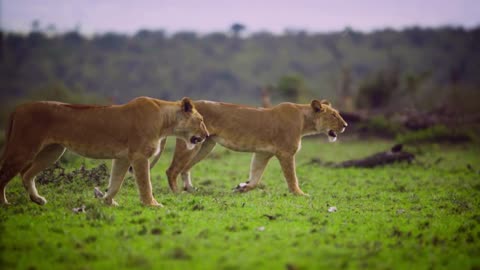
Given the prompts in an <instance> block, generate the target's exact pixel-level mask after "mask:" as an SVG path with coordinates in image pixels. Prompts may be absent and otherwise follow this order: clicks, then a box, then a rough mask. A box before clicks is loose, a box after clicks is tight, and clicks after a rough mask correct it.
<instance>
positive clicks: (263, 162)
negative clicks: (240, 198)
mask: <svg viewBox="0 0 480 270" xmlns="http://www.w3.org/2000/svg"><path fill="white" fill-rule="evenodd" d="M271 157H272V154H269V153H254V154H253V156H252V163H251V164H250V177H249V178H248V181H247V182H245V183H240V184H239V185H238V186H237V187H236V188H235V189H234V192H247V191H250V190H252V189H254V188H255V187H256V186H257V185H258V183H260V180H261V179H262V175H263V172H264V171H265V168H266V167H267V164H268V161H269V160H270V158H271Z"/></svg>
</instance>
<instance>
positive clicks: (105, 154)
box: [62, 142, 128, 159]
mask: <svg viewBox="0 0 480 270" xmlns="http://www.w3.org/2000/svg"><path fill="white" fill-rule="evenodd" d="M62 145H63V146H65V147H66V148H67V149H68V150H70V151H72V152H74V153H76V154H78V155H80V156H84V157H87V158H94V159H113V158H125V157H127V156H128V149H127V148H123V147H122V148H119V147H114V146H108V145H97V144H76V143H71V142H65V143H62Z"/></svg>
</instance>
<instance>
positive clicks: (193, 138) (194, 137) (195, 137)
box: [190, 136, 203, 144]
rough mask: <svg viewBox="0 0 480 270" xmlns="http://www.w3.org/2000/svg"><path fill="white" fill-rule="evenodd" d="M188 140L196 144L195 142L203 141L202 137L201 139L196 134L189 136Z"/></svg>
mask: <svg viewBox="0 0 480 270" xmlns="http://www.w3.org/2000/svg"><path fill="white" fill-rule="evenodd" d="M190 142H191V143H192V144H197V143H201V142H203V139H202V138H201V137H198V136H192V137H191V138H190Z"/></svg>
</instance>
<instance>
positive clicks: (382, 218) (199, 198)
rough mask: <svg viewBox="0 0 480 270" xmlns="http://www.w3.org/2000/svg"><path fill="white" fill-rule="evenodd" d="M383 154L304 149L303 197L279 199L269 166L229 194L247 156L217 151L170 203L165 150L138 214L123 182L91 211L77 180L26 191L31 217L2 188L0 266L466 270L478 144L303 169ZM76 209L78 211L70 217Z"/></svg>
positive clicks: (319, 144)
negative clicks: (37, 197)
mask: <svg viewBox="0 0 480 270" xmlns="http://www.w3.org/2000/svg"><path fill="white" fill-rule="evenodd" d="M391 144H392V142H389V141H362V142H358V141H340V142H337V143H334V144H328V143H324V140H317V139H312V140H304V143H303V149H302V150H301V151H300V153H299V154H298V157H297V167H298V168H297V173H298V176H299V179H300V185H301V188H302V189H303V191H305V192H306V193H309V194H310V197H296V196H292V195H290V194H289V193H288V190H287V185H286V183H285V181H284V179H283V176H282V173H281V171H280V168H279V165H278V162H277V161H276V160H275V159H272V161H271V162H270V164H269V166H268V168H267V171H266V173H265V175H264V179H263V181H262V186H261V187H260V188H258V189H256V190H254V191H251V192H249V193H246V194H234V193H232V192H231V190H232V189H233V188H234V187H235V186H236V185H237V184H238V183H240V182H244V181H245V180H246V178H247V177H248V166H249V163H250V154H247V153H234V152H230V151H227V150H225V149H224V148H222V147H219V146H218V147H217V148H216V150H215V152H214V153H213V155H212V156H211V157H210V158H208V159H206V160H205V161H204V162H202V163H200V164H199V165H198V166H197V167H195V168H194V170H193V172H192V174H193V180H194V185H195V186H196V187H197V188H198V191H197V192H196V193H195V194H187V193H182V194H178V195H174V194H172V193H171V192H170V191H169V189H168V188H167V182H166V179H165V174H164V171H165V169H166V167H167V165H168V163H169V162H170V159H171V145H169V147H167V150H168V151H167V152H166V153H165V154H164V156H163V157H162V158H161V159H160V162H159V164H158V165H157V167H156V168H155V169H154V171H153V173H152V182H153V186H154V194H155V197H156V199H157V200H158V201H159V202H161V203H163V204H164V205H165V207H164V208H160V209H157V208H148V207H143V206H141V204H140V202H139V198H138V193H137V190H136V187H135V184H134V181H133V179H132V178H131V177H130V178H128V179H126V181H125V184H124V186H123V188H122V190H121V191H120V193H119V194H118V195H117V197H116V201H117V202H118V203H119V204H120V206H119V207H108V206H105V205H103V204H102V203H101V202H100V201H97V200H96V199H94V198H93V184H91V183H88V182H80V181H78V182H73V183H57V184H47V185H38V189H39V192H40V194H41V195H44V196H45V197H46V198H47V200H48V203H47V205H45V206H43V207H41V206H38V205H35V204H33V203H31V202H30V201H29V199H28V196H27V194H26V192H25V191H24V189H23V187H22V185H21V181H20V180H19V179H15V180H13V181H12V182H11V183H10V185H9V186H8V188H7V197H8V199H9V201H10V202H11V203H12V205H10V206H8V207H2V208H0V230H1V231H0V233H1V234H0V256H1V264H0V268H1V269H15V268H16V269H126V268H131V269H259V268H265V269H267V268H268V269H322V268H323V269H351V268H365V269H442V268H449V269H478V268H479V267H480V244H479V243H480V227H479V224H480V211H479V206H480V196H479V195H480V194H479V193H480V174H479V173H480V172H479V170H480V155H479V154H480V151H479V150H478V149H479V148H478V145H473V144H464V145H457V146H454V145H432V144H430V145H427V146H422V147H419V146H415V148H413V147H411V148H408V147H407V150H410V151H413V152H414V153H415V154H416V155H417V160H416V161H415V162H414V163H413V164H411V165H407V164H395V165H393V166H389V167H384V168H377V169H355V168H351V169H334V168H324V167H320V166H318V165H312V164H309V161H310V159H311V158H320V159H321V160H323V161H343V160H346V159H351V158H359V157H362V156H365V155H368V154H371V153H373V152H376V151H381V150H385V149H388V148H389V147H390V146H391ZM81 162H82V159H78V160H77V161H76V162H74V163H75V164H76V165H75V166H76V167H78V166H79V164H80V163H81ZM70 164H72V163H70ZM87 164H89V165H88V166H89V167H91V166H93V165H92V164H90V163H87ZM75 166H73V165H72V166H71V167H72V169H74V168H75ZM105 187H106V184H104V185H103V187H102V189H104V188H105ZM81 205H85V206H86V212H85V213H78V214H76V213H73V211H72V208H74V207H79V206H81ZM330 206H335V207H337V209H338V211H337V212H334V213H329V212H328V211H327V209H328V207H330Z"/></svg>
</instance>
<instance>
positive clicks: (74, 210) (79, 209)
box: [72, 205, 85, 214]
mask: <svg viewBox="0 0 480 270" xmlns="http://www.w3.org/2000/svg"><path fill="white" fill-rule="evenodd" d="M72 211H73V212H74V213H75V214H78V213H85V205H82V206H81V207H76V208H73V209H72Z"/></svg>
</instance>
